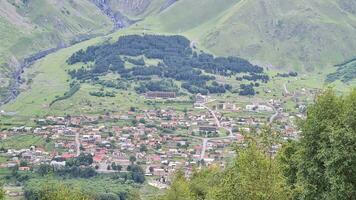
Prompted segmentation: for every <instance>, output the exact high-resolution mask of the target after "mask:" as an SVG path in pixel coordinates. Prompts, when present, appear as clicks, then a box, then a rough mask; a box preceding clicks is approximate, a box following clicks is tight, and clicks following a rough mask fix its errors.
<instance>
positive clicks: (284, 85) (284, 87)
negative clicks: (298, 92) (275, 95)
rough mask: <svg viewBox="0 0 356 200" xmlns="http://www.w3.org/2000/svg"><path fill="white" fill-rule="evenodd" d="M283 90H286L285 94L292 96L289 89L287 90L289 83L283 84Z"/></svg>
mask: <svg viewBox="0 0 356 200" xmlns="http://www.w3.org/2000/svg"><path fill="white" fill-rule="evenodd" d="M283 90H284V93H286V94H290V92H289V91H288V88H287V82H285V83H283Z"/></svg>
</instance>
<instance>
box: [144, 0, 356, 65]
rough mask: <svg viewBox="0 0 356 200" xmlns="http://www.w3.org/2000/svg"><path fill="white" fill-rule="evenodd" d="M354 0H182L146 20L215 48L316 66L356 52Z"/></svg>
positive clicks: (264, 61)
mask: <svg viewBox="0 0 356 200" xmlns="http://www.w3.org/2000/svg"><path fill="white" fill-rule="evenodd" d="M355 5H356V2H355V1H348V0H313V1H309V0H301V1H293V0H269V1H266V0H240V1H236V0H223V1H217V0H196V1H194V2H192V1H189V0H181V1H179V2H178V3H176V4H175V5H173V6H172V7H171V8H169V9H167V10H165V11H164V12H163V13H160V14H159V15H157V16H155V17H151V18H150V19H149V20H147V23H148V24H149V25H150V26H151V27H152V28H153V29H154V28H157V27H158V28H157V30H160V31H167V32H182V33H184V34H187V35H189V36H191V37H192V38H196V40H197V42H199V43H200V44H201V45H202V46H204V47H205V48H207V49H209V50H211V51H213V52H214V53H217V54H221V55H239V56H242V57H246V58H249V59H251V60H253V61H255V62H257V63H260V64H265V65H273V66H276V67H282V68H284V69H285V68H287V69H297V70H299V71H313V70H319V69H323V67H326V66H331V65H333V64H336V63H340V62H342V61H344V60H348V59H350V58H353V57H354V56H355V50H356V14H355V13H356V12H355V7H356V6H355ZM146 26H148V25H146Z"/></svg>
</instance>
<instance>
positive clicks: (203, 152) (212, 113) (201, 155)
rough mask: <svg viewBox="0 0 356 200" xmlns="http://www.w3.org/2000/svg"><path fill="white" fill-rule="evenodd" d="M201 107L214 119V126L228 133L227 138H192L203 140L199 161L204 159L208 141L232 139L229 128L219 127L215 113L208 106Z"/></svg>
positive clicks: (219, 123)
mask: <svg viewBox="0 0 356 200" xmlns="http://www.w3.org/2000/svg"><path fill="white" fill-rule="evenodd" d="M202 106H203V107H204V108H205V109H207V110H208V111H209V113H210V114H211V115H212V116H213V117H214V119H215V123H216V126H217V127H218V128H223V129H225V130H226V131H228V132H229V136H221V137H215V138H206V137H205V138H201V137H194V138H197V139H202V140H203V143H202V150H201V154H200V159H204V157H205V152H206V146H207V144H208V142H209V141H211V140H222V139H231V138H233V137H234V135H233V132H232V129H231V128H229V127H224V126H221V122H220V120H219V119H218V118H217V117H216V114H215V112H214V111H213V110H212V109H210V108H209V107H208V106H206V105H205V104H202Z"/></svg>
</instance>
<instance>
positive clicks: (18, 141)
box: [0, 134, 54, 151]
mask: <svg viewBox="0 0 356 200" xmlns="http://www.w3.org/2000/svg"><path fill="white" fill-rule="evenodd" d="M30 146H37V147H42V148H45V149H46V150H48V151H50V150H51V149H53V148H54V144H53V143H51V142H50V143H46V141H45V139H43V138H42V137H39V136H35V135H25V134H21V135H15V136H11V137H8V138H7V139H5V140H2V141H1V144H0V147H4V148H6V149H7V148H12V149H25V148H29V147H30Z"/></svg>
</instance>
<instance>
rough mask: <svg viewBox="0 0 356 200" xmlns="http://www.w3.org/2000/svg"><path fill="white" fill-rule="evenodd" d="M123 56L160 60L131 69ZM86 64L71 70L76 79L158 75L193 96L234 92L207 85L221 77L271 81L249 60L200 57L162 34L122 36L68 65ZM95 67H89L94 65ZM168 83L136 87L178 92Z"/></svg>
mask: <svg viewBox="0 0 356 200" xmlns="http://www.w3.org/2000/svg"><path fill="white" fill-rule="evenodd" d="M120 56H132V57H137V56H145V57H146V58H148V59H159V60H160V62H159V63H158V64H157V66H148V67H147V66H143V65H144V64H145V63H144V61H143V60H134V59H129V58H126V60H127V61H128V62H130V63H132V64H137V66H135V67H133V68H130V69H127V68H125V65H124V62H125V61H123V60H122V59H121V57H120ZM79 62H81V63H84V64H86V66H87V67H84V66H83V67H82V68H80V69H77V70H71V71H69V74H70V75H71V76H72V78H77V79H81V80H85V79H95V78H96V77H97V76H100V75H103V74H106V73H108V72H115V73H119V74H120V75H121V77H122V78H125V79H132V78H134V77H142V76H143V77H144V76H153V75H155V76H158V77H160V78H170V79H174V80H177V81H182V82H183V85H182V87H183V88H185V89H187V90H188V91H189V92H192V93H199V92H200V93H203V94H206V93H207V92H210V93H224V92H226V90H230V89H231V86H230V85H219V84H217V85H216V84H215V85H214V84H213V85H211V86H208V85H207V81H210V80H214V79H215V77H214V76H209V75H205V74H204V73H203V71H204V72H207V73H210V74H219V75H223V76H231V75H235V74H237V73H250V74H251V76H248V77H247V78H249V79H251V80H252V79H254V80H255V79H261V80H263V81H267V80H268V76H267V75H265V74H263V68H262V67H259V66H257V65H252V64H251V63H249V62H248V61H246V60H244V59H241V58H237V57H214V56H213V55H210V54H207V53H204V52H200V53H199V54H198V53H197V52H195V51H193V49H192V48H191V47H190V41H189V40H188V39H187V38H185V37H183V36H177V35H174V36H159V35H143V36H141V35H128V36H122V37H120V38H119V40H118V41H117V42H115V43H113V44H110V43H107V44H103V45H99V46H90V47H88V48H87V49H86V50H85V51H84V50H80V51H78V52H76V53H75V54H73V55H72V56H71V57H70V58H69V59H68V60H67V63H68V64H70V65H72V64H75V63H79ZM92 62H94V64H93V65H92V64H87V63H92ZM166 83H167V82H150V83H149V84H140V86H139V87H137V88H136V90H137V91H138V92H141V93H142V92H145V91H147V90H150V91H154V90H156V91H166V90H169V91H171V90H176V87H172V84H170V85H167V84H166Z"/></svg>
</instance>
